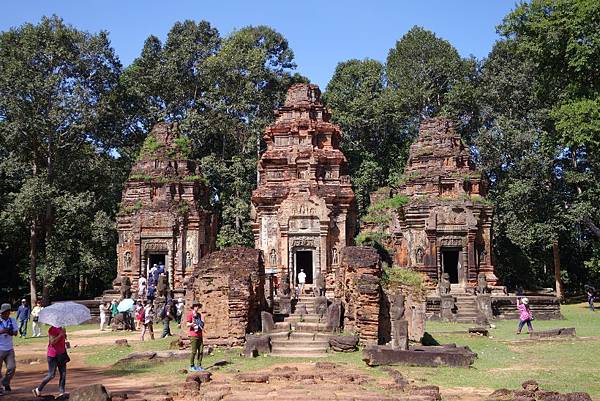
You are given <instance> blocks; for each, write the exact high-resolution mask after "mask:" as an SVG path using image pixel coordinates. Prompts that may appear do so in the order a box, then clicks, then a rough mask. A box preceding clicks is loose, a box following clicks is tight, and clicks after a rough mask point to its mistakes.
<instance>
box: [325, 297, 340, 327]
mask: <svg viewBox="0 0 600 401" xmlns="http://www.w3.org/2000/svg"><path fill="white" fill-rule="evenodd" d="M341 318H342V304H341V302H340V301H339V300H335V301H333V303H332V304H331V305H329V306H328V307H327V321H326V323H325V331H329V332H337V331H339V329H340V324H341Z"/></svg>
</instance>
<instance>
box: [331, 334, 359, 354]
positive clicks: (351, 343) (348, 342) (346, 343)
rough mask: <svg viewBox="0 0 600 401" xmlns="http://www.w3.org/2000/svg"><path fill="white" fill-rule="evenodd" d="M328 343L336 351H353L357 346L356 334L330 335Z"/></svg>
mask: <svg viewBox="0 0 600 401" xmlns="http://www.w3.org/2000/svg"><path fill="white" fill-rule="evenodd" d="M329 345H330V346H331V349H332V350H334V351H336V352H353V351H356V347H357V346H358V337H356V336H331V337H329Z"/></svg>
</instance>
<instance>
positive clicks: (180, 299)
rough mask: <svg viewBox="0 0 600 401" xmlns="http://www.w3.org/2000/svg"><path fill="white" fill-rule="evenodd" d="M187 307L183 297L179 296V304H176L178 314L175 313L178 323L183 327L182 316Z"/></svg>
mask: <svg viewBox="0 0 600 401" xmlns="http://www.w3.org/2000/svg"><path fill="white" fill-rule="evenodd" d="M184 308H185V303H184V302H183V298H179V299H178V300H177V304H176V305H175V309H176V310H177V314H176V315H175V320H176V321H177V325H178V326H179V327H181V318H182V317H183V309H184Z"/></svg>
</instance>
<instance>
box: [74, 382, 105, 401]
mask: <svg viewBox="0 0 600 401" xmlns="http://www.w3.org/2000/svg"><path fill="white" fill-rule="evenodd" d="M69 400H70V401H111V397H110V394H109V393H108V391H106V388H105V387H104V386H103V385H102V384H91V385H89V386H84V387H79V388H76V389H75V390H73V391H71V393H70V394H69Z"/></svg>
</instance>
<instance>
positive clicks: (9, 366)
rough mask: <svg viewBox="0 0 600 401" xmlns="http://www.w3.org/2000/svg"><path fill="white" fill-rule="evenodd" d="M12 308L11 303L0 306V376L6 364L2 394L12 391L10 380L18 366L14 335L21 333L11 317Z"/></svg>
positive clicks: (0, 392)
mask: <svg viewBox="0 0 600 401" xmlns="http://www.w3.org/2000/svg"><path fill="white" fill-rule="evenodd" d="M10 309H11V308H10V304H2V306H1V307H0V378H2V365H6V372H4V378H2V387H3V388H0V395H2V394H3V393H4V392H5V391H11V388H10V380H11V379H12V378H13V376H14V375H15V369H16V368H17V362H16V360H15V348H14V345H13V337H14V336H16V335H17V334H18V333H19V330H18V329H17V321H16V320H15V319H14V318H12V317H10Z"/></svg>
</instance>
